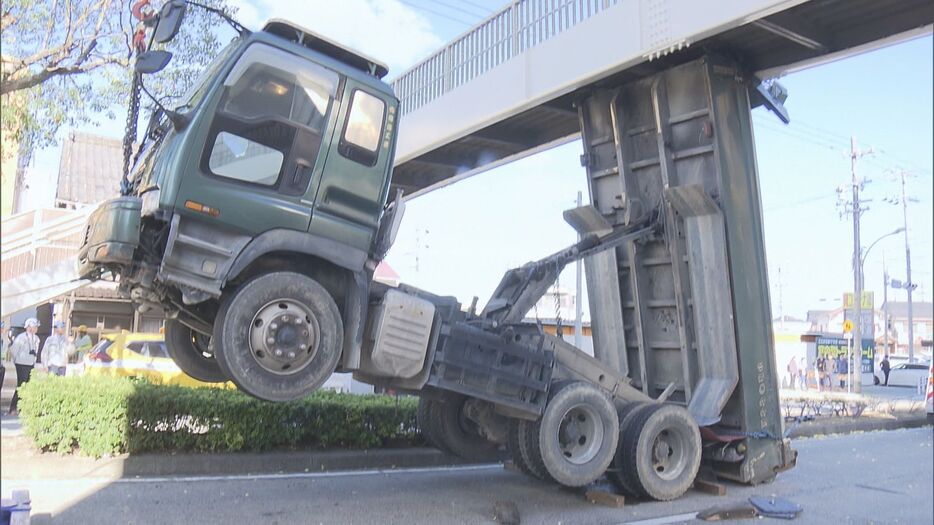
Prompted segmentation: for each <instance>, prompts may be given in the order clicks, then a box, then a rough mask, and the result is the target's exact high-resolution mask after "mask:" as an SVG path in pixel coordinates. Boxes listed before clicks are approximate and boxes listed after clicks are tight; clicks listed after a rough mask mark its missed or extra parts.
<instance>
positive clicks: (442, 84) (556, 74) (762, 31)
mask: <svg viewBox="0 0 934 525" xmlns="http://www.w3.org/2000/svg"><path fill="white" fill-rule="evenodd" d="M932 22H934V3H932V2H930V1H929V0H847V1H839V0H810V1H808V0H730V1H728V2H724V1H718V0H516V1H514V2H512V3H510V4H508V5H507V6H505V7H504V8H503V9H501V10H500V11H498V12H496V13H494V14H492V15H491V16H489V17H488V18H487V19H486V20H484V21H483V22H481V23H480V24H478V25H477V26H476V27H474V28H473V29H471V30H469V31H467V32H466V33H464V34H462V35H461V36H459V37H457V38H456V39H454V40H453V41H451V42H450V43H448V44H447V45H445V46H444V47H443V48H442V49H440V50H439V51H437V52H436V53H434V54H433V55H431V56H429V57H428V58H426V59H425V60H423V61H422V62H421V63H419V64H417V65H416V66H414V67H412V68H411V69H409V70H408V71H406V72H404V73H402V74H401V75H399V76H398V77H396V79H395V80H394V81H393V88H394V89H395V92H396V95H397V96H398V97H399V98H400V99H401V101H402V120H401V123H400V135H399V142H398V146H397V151H396V166H395V171H394V173H393V182H394V184H395V185H396V187H398V188H401V189H403V190H404V191H405V192H406V194H407V195H409V197H410V198H411V197H415V196H417V195H420V194H423V193H425V192H427V191H430V190H432V189H436V188H440V187H443V186H447V185H450V184H453V183H454V182H456V181H458V180H461V179H463V178H465V177H469V176H471V175H474V174H476V173H479V172H481V171H484V170H488V169H491V168H493V167H496V166H498V165H502V164H505V163H508V162H510V161H512V160H516V159H518V158H521V157H523V156H527V155H530V154H532V153H535V152H537V151H541V150H544V149H548V148H550V147H554V146H556V145H559V144H562V143H565V142H569V141H571V140H574V139H576V138H578V137H579V136H580V124H579V115H578V109H577V108H576V107H575V102H576V101H578V100H579V99H580V98H581V97H583V96H586V94H587V92H588V91H589V90H592V89H594V88H597V87H600V86H609V85H618V84H620V83H622V82H625V81H626V80H627V79H636V78H639V77H644V76H647V75H649V74H651V73H653V72H658V71H662V70H665V69H666V68H669V67H671V66H672V65H674V64H678V63H683V62H686V61H688V60H690V59H692V58H696V57H699V56H701V55H703V54H705V53H709V52H715V53H722V54H725V55H727V56H729V57H732V58H733V59H734V60H735V61H737V62H738V63H739V64H741V65H742V68H743V71H741V72H740V73H741V74H743V75H744V76H747V77H750V78H751V77H753V76H754V77H756V78H758V79H760V80H766V79H770V78H774V77H778V76H781V75H783V74H786V73H789V72H793V71H796V70H799V69H803V68H807V67H811V66H814V65H819V64H821V63H825V62H828V61H832V60H836V59H839V58H843V57H847V56H851V55H854V54H858V53H862V52H865V51H869V50H872V49H876V48H880V47H884V46H887V45H891V44H893V43H897V42H900V41H904V40H907V39H911V38H914V37H917V36H921V35H925V34H930V33H931V28H932V25H931V24H932ZM866 74H867V75H876V74H879V75H885V74H886V72H885V71H878V72H876V71H867V72H866ZM757 102H761V101H759V100H755V99H754V100H753V103H754V104H756V103H757Z"/></svg>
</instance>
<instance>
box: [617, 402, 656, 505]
mask: <svg viewBox="0 0 934 525" xmlns="http://www.w3.org/2000/svg"><path fill="white" fill-rule="evenodd" d="M651 406H652V404H651V403H629V404H627V405H625V406H623V407H620V408H619V410H617V415H618V416H619V434H620V438H619V444H618V445H617V447H616V455H615V456H614V457H613V468H612V469H610V470H609V471H608V472H607V477H609V478H610V481H611V482H612V483H613V484H614V485H616V487H617V488H618V489H620V490H621V491H622V492H623V493H624V494H625V495H627V496H633V497H638V496H639V492H638V490H636V488H635V487H634V486H632V484H631V483H629V480H628V478H627V476H626V472H629V471H631V470H632V465H631V464H630V463H629V460H628V457H627V456H626V455H625V454H624V453H623V442H624V439H623V438H622V436H623V435H624V434H625V433H626V430H627V429H628V428H629V427H630V426H631V425H632V421H633V419H635V417H636V415H637V414H639V412H640V411H642V410H647V409H648V408H649V407H651Z"/></svg>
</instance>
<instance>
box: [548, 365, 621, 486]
mask: <svg viewBox="0 0 934 525" xmlns="http://www.w3.org/2000/svg"><path fill="white" fill-rule="evenodd" d="M538 425H539V439H538V442H539V447H540V448H541V458H542V462H543V463H544V465H545V469H546V470H547V471H548V474H550V475H551V477H552V478H553V479H554V480H555V481H556V482H558V483H560V484H561V485H564V486H567V487H581V486H584V485H587V484H588V483H592V482H593V481H594V480H596V479H597V478H599V477H600V476H602V475H603V473H604V472H606V469H607V467H609V466H610V463H611V462H612V461H613V456H614V455H615V454H616V446H617V443H618V441H619V417H618V416H617V415H616V408H615V407H614V406H613V403H612V402H611V401H610V398H609V397H607V396H606V395H605V394H604V393H603V392H601V391H600V390H598V389H597V388H596V387H594V386H593V385H591V384H589V383H584V382H581V381H578V382H573V383H570V384H568V385H567V386H565V387H564V388H560V389H558V390H557V391H556V392H554V393H553V395H552V396H551V398H550V399H549V400H548V405H546V407H545V412H544V414H543V415H542V418H541V420H540V421H539V423H538Z"/></svg>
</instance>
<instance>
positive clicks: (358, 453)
mask: <svg viewBox="0 0 934 525" xmlns="http://www.w3.org/2000/svg"><path fill="white" fill-rule="evenodd" d="M493 461H494V462H495V461H496V460H495V459H494V460H493ZM481 463H490V461H486V462H477V461H467V460H464V459H461V458H458V457H455V456H451V455H449V454H444V453H442V452H440V451H438V450H435V449H430V448H403V449H371V450H330V451H286V452H231V453H204V454H194V453H180V454H134V455H129V454H122V455H120V456H115V457H111V458H101V459H93V458H88V457H81V456H59V455H57V454H51V453H50V454H37V455H34V456H32V457H29V458H17V457H4V461H3V465H2V469H0V471H2V473H0V478H2V479H16V480H35V479H56V480H63V479H82V478H107V479H122V478H147V477H168V476H224V475H241V476H242V475H246V476H249V475H263V474H296V473H309V472H329V471H344V470H347V471H353V470H392V469H400V468H424V467H442V466H458V465H476V464H481Z"/></svg>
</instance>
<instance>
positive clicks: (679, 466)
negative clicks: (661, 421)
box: [652, 429, 688, 479]
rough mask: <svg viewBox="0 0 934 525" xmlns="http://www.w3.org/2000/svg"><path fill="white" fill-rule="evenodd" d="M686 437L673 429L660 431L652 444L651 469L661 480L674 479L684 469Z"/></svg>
mask: <svg viewBox="0 0 934 525" xmlns="http://www.w3.org/2000/svg"><path fill="white" fill-rule="evenodd" d="M687 446H688V439H687V436H684V435H682V433H681V432H679V431H677V430H674V429H667V430H662V431H661V432H659V433H658V435H657V436H655V439H654V440H653V443H652V468H653V469H654V470H655V473H656V474H657V475H658V476H659V477H661V478H663V479H674V478H675V477H677V476H678V475H679V474H680V473H681V471H682V470H684V469H685V468H686V464H687V460H688V454H687V452H686V450H685V447H687Z"/></svg>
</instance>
